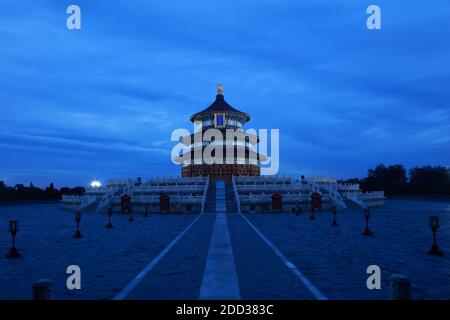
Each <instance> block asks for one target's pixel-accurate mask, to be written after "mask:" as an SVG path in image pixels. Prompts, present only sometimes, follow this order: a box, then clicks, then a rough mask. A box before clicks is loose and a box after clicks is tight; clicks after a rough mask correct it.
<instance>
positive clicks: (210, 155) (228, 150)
mask: <svg viewBox="0 0 450 320" xmlns="http://www.w3.org/2000/svg"><path fill="white" fill-rule="evenodd" d="M190 120H191V122H193V123H194V124H196V126H197V127H199V128H200V129H199V131H198V132H197V133H194V134H192V135H190V136H188V137H185V138H184V139H183V140H186V141H185V142H184V143H185V144H186V145H187V146H188V151H187V152H186V153H184V154H183V155H182V156H181V157H180V158H179V159H178V160H179V162H181V163H182V168H181V175H182V176H183V177H195V176H204V177H206V176H209V177H210V178H212V179H224V180H230V179H231V177H232V176H259V175H260V161H264V160H265V159H266V157H265V156H264V155H260V154H259V153H258V152H257V151H256V147H257V146H256V144H257V143H258V142H259V138H258V137H257V136H256V135H255V134H253V133H245V132H244V125H245V123H247V122H248V121H250V116H249V115H248V114H247V113H245V112H242V111H239V110H237V109H235V108H233V107H232V106H230V105H229V104H228V103H227V102H226V101H225V98H224V96H223V93H222V86H221V85H218V86H217V95H216V100H215V101H214V102H213V103H212V104H211V105H210V106H209V107H207V108H206V109H204V110H202V111H200V112H197V113H196V114H194V115H192V116H191V118H190ZM213 129H214V130H213ZM214 133H217V134H219V133H220V134H219V136H220V138H219V139H218V137H217V136H215V135H214ZM205 137H208V139H205ZM208 151H210V152H208ZM219 153H220V154H219Z"/></svg>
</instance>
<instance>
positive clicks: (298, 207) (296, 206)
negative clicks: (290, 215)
mask: <svg viewBox="0 0 450 320" xmlns="http://www.w3.org/2000/svg"><path fill="white" fill-rule="evenodd" d="M294 211H295V215H296V216H298V215H299V214H300V212H302V207H300V205H299V204H298V202H297V203H296V204H295V208H294Z"/></svg>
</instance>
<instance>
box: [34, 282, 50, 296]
mask: <svg viewBox="0 0 450 320" xmlns="http://www.w3.org/2000/svg"><path fill="white" fill-rule="evenodd" d="M52 286H53V282H52V281H51V280H50V279H41V280H38V281H36V282H35V283H33V300H51V298H52Z"/></svg>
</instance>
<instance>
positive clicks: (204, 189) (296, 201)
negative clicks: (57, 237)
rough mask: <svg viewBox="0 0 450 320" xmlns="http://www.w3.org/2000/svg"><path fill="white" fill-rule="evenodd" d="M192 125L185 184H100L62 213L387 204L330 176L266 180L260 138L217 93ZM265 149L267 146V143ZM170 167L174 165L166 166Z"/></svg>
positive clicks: (66, 203) (183, 160)
mask: <svg viewBox="0 0 450 320" xmlns="http://www.w3.org/2000/svg"><path fill="white" fill-rule="evenodd" d="M190 120H191V121H192V122H193V123H194V124H195V127H196V128H197V130H195V131H194V133H192V134H190V135H187V136H185V137H182V138H181V139H180V140H181V141H180V142H181V144H182V145H183V146H184V148H183V149H182V150H181V151H182V152H180V154H177V156H178V157H177V162H178V163H180V164H181V177H169V178H165V177H164V178H161V177H156V178H155V177H149V178H148V179H147V180H143V179H141V178H136V179H131V178H126V179H124V178H121V179H114V180H109V181H107V183H106V185H102V184H101V183H100V182H99V181H94V182H93V183H92V184H91V186H90V187H87V188H86V192H85V193H84V194H82V195H65V196H63V197H62V200H61V204H62V207H63V208H65V209H69V210H77V211H81V210H84V211H92V212H113V211H114V212H122V213H128V214H131V213H133V212H136V213H142V214H144V216H148V214H149V213H217V212H227V213H237V214H239V213H247V212H268V213H269V212H296V213H299V212H300V211H302V210H312V211H322V210H332V209H334V208H339V210H346V209H348V208H349V207H352V206H358V207H362V208H367V207H369V206H379V205H383V203H384V192H383V191H372V192H363V191H362V190H361V189H360V186H359V184H356V183H341V182H339V181H338V180H337V179H335V178H332V177H305V176H303V175H300V174H299V175H298V176H297V177H281V176H276V175H271V176H261V170H260V165H261V163H263V162H264V161H265V160H266V156H265V155H262V154H260V153H258V151H257V146H258V143H259V142H260V140H259V137H258V136H257V134H256V132H253V131H254V130H253V131H252V130H247V131H244V125H245V124H246V123H247V122H248V121H250V116H249V115H248V114H247V113H245V112H242V111H239V110H238V109H235V108H233V107H232V106H230V105H229V104H228V103H227V102H226V101H225V98H224V96H223V92H222V86H220V85H219V86H218V87H217V96H216V100H215V101H214V102H213V103H212V104H211V105H210V106H209V107H207V108H206V109H204V110H202V111H200V112H197V113H195V114H194V115H192V116H191V118H190ZM261 143H262V142H261ZM168 164H169V160H168Z"/></svg>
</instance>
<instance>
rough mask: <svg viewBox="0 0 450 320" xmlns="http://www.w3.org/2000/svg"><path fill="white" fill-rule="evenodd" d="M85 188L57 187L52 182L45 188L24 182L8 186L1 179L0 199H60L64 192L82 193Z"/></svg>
mask: <svg viewBox="0 0 450 320" xmlns="http://www.w3.org/2000/svg"><path fill="white" fill-rule="evenodd" d="M84 191H85V189H84V188H82V187H75V188H67V187H64V188H61V189H60V190H58V189H56V188H55V186H54V185H53V183H50V185H49V186H48V187H46V188H45V189H41V188H37V187H35V186H34V185H33V184H32V183H30V185H29V186H28V187H26V186H24V185H23V184H16V185H15V186H14V187H8V186H6V184H5V183H4V182H3V181H0V201H5V202H6V201H30V200H59V199H61V196H62V195H63V194H72V195H76V194H82V193H84Z"/></svg>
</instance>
